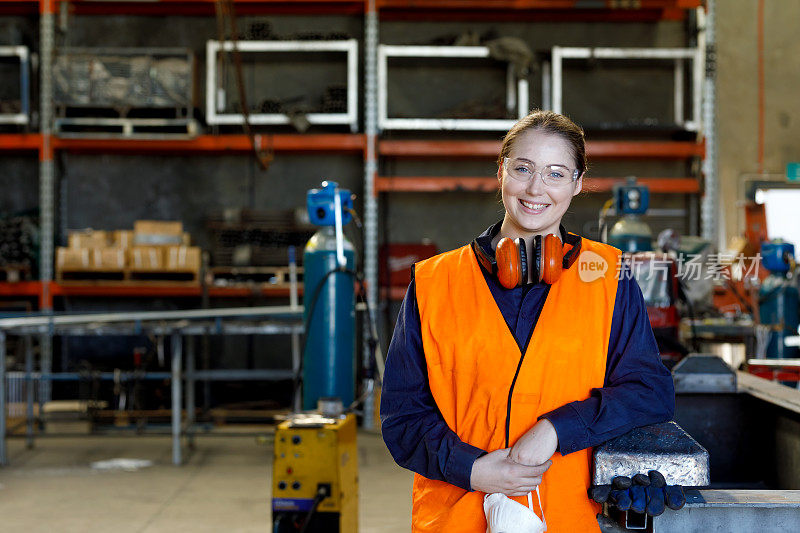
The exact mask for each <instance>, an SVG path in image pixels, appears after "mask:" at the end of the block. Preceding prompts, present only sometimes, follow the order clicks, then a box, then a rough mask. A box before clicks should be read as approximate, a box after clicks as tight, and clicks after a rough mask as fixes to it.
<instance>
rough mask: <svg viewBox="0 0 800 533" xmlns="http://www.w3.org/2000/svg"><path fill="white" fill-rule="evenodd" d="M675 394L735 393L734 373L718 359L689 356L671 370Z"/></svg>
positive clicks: (708, 356)
mask: <svg viewBox="0 0 800 533" xmlns="http://www.w3.org/2000/svg"><path fill="white" fill-rule="evenodd" d="M672 378H673V381H674V382H675V393H676V394H681V393H690V392H706V393H717V392H736V372H735V371H734V370H733V369H732V368H731V367H729V366H728V365H727V363H725V361H723V360H722V359H721V358H720V357H718V356H716V355H709V354H691V355H688V356H687V357H685V358H683V360H682V361H681V362H679V363H678V364H677V365H675V368H673V369H672Z"/></svg>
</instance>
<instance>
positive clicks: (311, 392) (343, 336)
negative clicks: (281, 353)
mask: <svg viewBox="0 0 800 533" xmlns="http://www.w3.org/2000/svg"><path fill="white" fill-rule="evenodd" d="M341 239H342V249H343V250H342V251H343V253H344V257H345V260H346V263H345V265H344V267H343V268H342V265H341V264H340V262H339V260H338V257H337V245H336V229H335V227H334V226H323V227H321V228H320V229H319V231H317V232H316V233H315V234H314V235H313V236H312V237H311V239H309V241H308V243H307V244H306V247H305V251H304V253H303V269H304V272H303V306H304V317H303V318H304V322H305V328H306V340H305V350H304V352H303V409H306V410H308V409H314V408H316V407H317V400H318V399H319V398H321V397H338V398H340V399H341V400H342V403H343V404H344V405H345V406H347V405H350V404H351V403H352V402H353V397H354V391H355V290H354V285H355V279H354V274H353V272H354V270H355V264H356V260H355V250H354V248H353V245H352V243H351V242H350V241H348V240H347V239H346V238H344V236H343V235H342V236H341Z"/></svg>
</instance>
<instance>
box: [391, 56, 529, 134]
mask: <svg viewBox="0 0 800 533" xmlns="http://www.w3.org/2000/svg"><path fill="white" fill-rule="evenodd" d="M392 57H416V58H476V59H483V58H488V57H489V48H487V47H485V46H405V45H385V44H382V45H379V46H378V129H379V130H465V131H486V130H496V131H504V130H507V129H509V128H510V127H511V126H513V125H514V123H516V122H517V120H518V119H521V118H523V117H524V116H525V115H527V114H528V110H529V109H528V106H529V103H528V80H526V79H524V78H521V79H519V80H517V84H516V88H514V85H513V79H514V75H513V71H512V69H513V67H512V66H511V65H509V66H508V72H507V75H506V80H507V81H506V104H507V106H508V107H509V108H516V110H517V119H513V120H509V119H477V118H476V119H464V118H445V119H436V118H390V117H389V116H388V99H389V94H388V93H389V88H388V79H389V59H390V58H392ZM515 89H516V91H515Z"/></svg>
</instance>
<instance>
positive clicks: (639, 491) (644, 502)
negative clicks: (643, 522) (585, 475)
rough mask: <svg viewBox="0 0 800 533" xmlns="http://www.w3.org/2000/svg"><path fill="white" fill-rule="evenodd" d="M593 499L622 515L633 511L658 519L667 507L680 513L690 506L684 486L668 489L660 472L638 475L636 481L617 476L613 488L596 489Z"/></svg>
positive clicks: (593, 487) (597, 486)
mask: <svg viewBox="0 0 800 533" xmlns="http://www.w3.org/2000/svg"><path fill="white" fill-rule="evenodd" d="M589 497H590V498H591V499H592V500H594V501H596V502H597V503H608V504H609V505H613V506H614V507H616V508H617V509H619V510H620V511H628V510H630V511H633V512H636V513H647V514H648V515H650V516H658V515H660V514H661V513H663V512H664V509H665V508H666V507H669V508H670V509H674V510H676V511H677V510H678V509H680V508H681V507H683V506H684V505H685V504H686V496H685V495H684V494H683V487H681V486H680V485H667V482H666V480H665V479H664V476H663V475H661V473H660V472H658V471H657V470H651V471H650V472H648V473H647V474H636V475H635V476H633V478H632V479H631V478H629V477H625V476H617V477H615V478H614V479H613V480H612V481H611V485H593V486H591V487H590V488H589Z"/></svg>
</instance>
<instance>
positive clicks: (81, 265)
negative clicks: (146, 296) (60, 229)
mask: <svg viewBox="0 0 800 533" xmlns="http://www.w3.org/2000/svg"><path fill="white" fill-rule="evenodd" d="M91 261H92V256H91V253H90V249H89V248H77V247H70V248H63V247H58V248H57V249H56V272H59V271H63V270H74V269H82V270H88V269H90V268H91V264H92V263H91Z"/></svg>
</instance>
